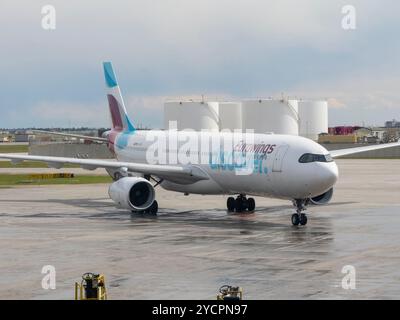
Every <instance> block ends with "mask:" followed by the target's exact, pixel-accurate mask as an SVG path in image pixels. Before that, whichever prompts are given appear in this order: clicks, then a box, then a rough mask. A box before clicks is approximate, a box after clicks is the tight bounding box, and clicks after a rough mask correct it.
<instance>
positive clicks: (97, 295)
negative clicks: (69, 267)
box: [75, 272, 107, 300]
mask: <svg viewBox="0 0 400 320" xmlns="http://www.w3.org/2000/svg"><path fill="white" fill-rule="evenodd" d="M75 300H107V291H106V283H105V278H104V275H102V274H94V273H91V272H87V273H85V274H83V276H82V281H81V283H78V282H75Z"/></svg>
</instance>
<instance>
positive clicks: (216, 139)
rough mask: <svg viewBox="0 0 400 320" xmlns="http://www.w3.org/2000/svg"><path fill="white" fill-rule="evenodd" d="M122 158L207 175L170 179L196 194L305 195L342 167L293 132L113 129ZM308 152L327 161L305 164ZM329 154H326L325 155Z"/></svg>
mask: <svg viewBox="0 0 400 320" xmlns="http://www.w3.org/2000/svg"><path fill="white" fill-rule="evenodd" d="M109 146H110V148H111V149H112V151H113V152H114V153H115V156H116V158H117V159H118V160H119V161H125V162H137V163H152V164H155V163H157V164H167V165H168V164H170V165H180V166H190V167H191V168H196V170H200V171H201V172H203V173H204V174H205V175H207V176H208V177H209V179H207V180H201V181H197V182H195V183H192V182H191V183H188V182H186V181H180V180H173V179H172V180H169V179H168V180H166V179H164V181H163V182H162V183H161V186H162V187H163V188H165V189H167V190H172V191H176V192H183V193H195V194H247V195H254V196H263V197H272V198H280V199H290V200H292V199H304V198H309V197H314V196H318V195H321V194H323V193H324V192H326V191H328V190H329V189H331V188H332V187H333V185H334V184H335V183H336V180H337V178H338V168H337V166H336V164H335V162H334V161H333V160H331V159H329V158H330V156H329V152H328V151H327V150H326V149H325V148H323V147H322V146H321V145H319V144H317V143H315V142H313V141H312V140H309V139H306V138H302V137H298V136H289V135H275V134H245V133H243V134H237V133H230V132H226V133H224V132H221V133H220V132H186V131H175V132H170V131H161V130H160V131H158V130H157V131H156V130H152V131H135V132H133V133H123V132H111V133H110V143H109ZM306 154H312V155H319V156H326V157H327V158H326V159H328V161H312V162H306V163H301V162H300V161H299V159H300V157H302V156H303V155H306ZM323 159H325V158H323Z"/></svg>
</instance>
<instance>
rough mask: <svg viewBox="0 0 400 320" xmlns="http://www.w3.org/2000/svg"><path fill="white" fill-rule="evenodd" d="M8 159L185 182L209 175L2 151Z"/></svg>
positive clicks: (193, 169)
mask: <svg viewBox="0 0 400 320" xmlns="http://www.w3.org/2000/svg"><path fill="white" fill-rule="evenodd" d="M1 158H2V159H9V160H11V162H12V163H14V164H17V163H19V162H22V161H24V160H29V161H40V162H45V163H47V165H48V166H49V167H51V168H56V169H60V168H62V167H63V165H64V164H75V165H79V166H80V167H81V168H83V169H86V170H95V169H97V168H104V169H116V170H118V169H120V168H127V169H128V171H131V172H136V173H142V174H148V175H153V176H157V177H159V178H162V179H166V180H172V181H182V182H186V183H194V182H196V181H199V180H208V179H209V177H208V176H207V175H206V174H205V173H204V172H203V171H201V170H200V169H198V168H196V167H185V166H170V165H158V164H145V163H135V162H121V161H110V160H98V159H76V158H63V157H48V156H29V155H17V154H9V153H3V154H0V159H1Z"/></svg>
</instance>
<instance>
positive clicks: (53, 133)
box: [32, 130, 108, 142]
mask: <svg viewBox="0 0 400 320" xmlns="http://www.w3.org/2000/svg"><path fill="white" fill-rule="evenodd" d="M32 132H34V133H40V134H50V135H54V136H62V137H71V138H77V139H86V140H93V141H99V142H108V140H107V139H106V138H100V137H91V136H84V135H81V134H73V133H63V132H53V131H46V130H32Z"/></svg>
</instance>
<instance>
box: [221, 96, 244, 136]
mask: <svg viewBox="0 0 400 320" xmlns="http://www.w3.org/2000/svg"><path fill="white" fill-rule="evenodd" d="M218 112H219V129H220V130H231V131H234V130H242V103H241V102H220V103H219V106H218Z"/></svg>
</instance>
